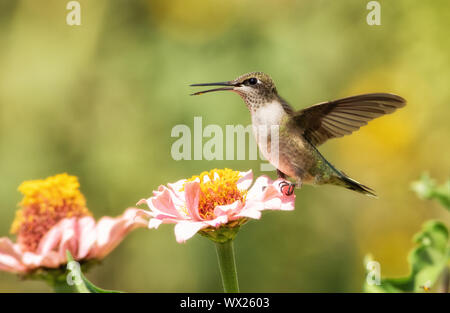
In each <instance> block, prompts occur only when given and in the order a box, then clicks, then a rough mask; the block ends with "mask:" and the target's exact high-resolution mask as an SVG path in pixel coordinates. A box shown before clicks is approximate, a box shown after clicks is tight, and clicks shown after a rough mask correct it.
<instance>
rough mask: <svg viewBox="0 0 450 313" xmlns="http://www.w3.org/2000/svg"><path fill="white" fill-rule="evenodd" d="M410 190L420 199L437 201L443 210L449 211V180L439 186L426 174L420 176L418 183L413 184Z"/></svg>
mask: <svg viewBox="0 0 450 313" xmlns="http://www.w3.org/2000/svg"><path fill="white" fill-rule="evenodd" d="M411 188H412V189H413V190H414V191H415V192H416V193H417V195H418V196H419V197H420V198H421V199H427V200H432V199H435V200H438V201H439V202H440V203H441V204H442V206H443V207H444V208H446V209H447V210H449V211H450V179H449V180H447V182H446V183H444V184H443V185H441V186H436V182H435V181H434V180H433V179H432V178H430V176H429V175H428V174H426V173H425V174H422V176H421V178H420V180H419V181H416V182H413V183H412V185H411Z"/></svg>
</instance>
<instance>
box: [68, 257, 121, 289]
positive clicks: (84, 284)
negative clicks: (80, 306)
mask: <svg viewBox="0 0 450 313" xmlns="http://www.w3.org/2000/svg"><path fill="white" fill-rule="evenodd" d="M66 255H67V269H68V270H69V274H68V278H67V283H68V284H70V285H73V286H74V287H75V289H76V290H77V291H78V292H79V293H120V292H121V291H115V290H105V289H102V288H99V287H97V286H95V285H94V284H93V283H91V282H90V281H89V280H88V279H87V278H86V277H85V276H84V275H83V273H82V272H81V269H80V266H79V264H78V262H76V261H75V260H74V259H73V257H72V254H71V253H70V252H69V250H66Z"/></svg>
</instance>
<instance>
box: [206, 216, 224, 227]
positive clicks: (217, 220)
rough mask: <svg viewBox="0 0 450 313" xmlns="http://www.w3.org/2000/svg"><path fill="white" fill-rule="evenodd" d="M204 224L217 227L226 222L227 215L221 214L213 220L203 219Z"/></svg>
mask: <svg viewBox="0 0 450 313" xmlns="http://www.w3.org/2000/svg"><path fill="white" fill-rule="evenodd" d="M204 222H205V223H206V224H208V225H209V226H212V227H219V226H220V225H223V224H226V223H228V216H227V215H221V216H218V217H216V218H215V219H213V220H206V221H204Z"/></svg>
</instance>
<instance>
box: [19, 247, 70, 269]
mask: <svg viewBox="0 0 450 313" xmlns="http://www.w3.org/2000/svg"><path fill="white" fill-rule="evenodd" d="M22 262H23V264H25V265H26V266H27V269H34V268H38V267H48V268H56V267H59V266H60V265H61V264H64V263H66V257H65V256H64V257H62V256H61V254H60V253H58V252H56V251H50V252H49V253H47V255H41V254H36V253H33V252H24V254H23V257H22Z"/></svg>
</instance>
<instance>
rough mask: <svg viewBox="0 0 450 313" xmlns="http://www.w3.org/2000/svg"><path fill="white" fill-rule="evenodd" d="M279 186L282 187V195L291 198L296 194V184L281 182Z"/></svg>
mask: <svg viewBox="0 0 450 313" xmlns="http://www.w3.org/2000/svg"><path fill="white" fill-rule="evenodd" d="M279 186H280V191H281V193H282V194H284V195H286V196H290V195H292V194H293V193H294V189H295V184H292V183H290V182H287V181H282V182H280V184H279Z"/></svg>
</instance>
